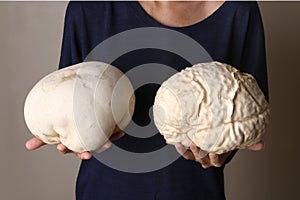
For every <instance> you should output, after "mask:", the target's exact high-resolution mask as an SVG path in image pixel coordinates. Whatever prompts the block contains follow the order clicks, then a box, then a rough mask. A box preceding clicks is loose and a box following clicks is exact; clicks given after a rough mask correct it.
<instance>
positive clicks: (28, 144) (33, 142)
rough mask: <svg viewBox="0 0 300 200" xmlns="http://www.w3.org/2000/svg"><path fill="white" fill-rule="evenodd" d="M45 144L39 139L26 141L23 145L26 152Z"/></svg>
mask: <svg viewBox="0 0 300 200" xmlns="http://www.w3.org/2000/svg"><path fill="white" fill-rule="evenodd" d="M45 144H46V143H45V142H43V141H42V140H40V139H39V138H31V139H30V140H28V141H27V142H26V144H25V147H26V148H27V149H28V150H35V149H37V148H39V147H41V146H44V145H45Z"/></svg>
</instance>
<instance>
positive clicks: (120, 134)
mask: <svg viewBox="0 0 300 200" xmlns="http://www.w3.org/2000/svg"><path fill="white" fill-rule="evenodd" d="M124 135H125V133H124V132H123V131H120V132H117V133H114V134H113V135H112V136H111V137H110V138H109V139H110V140H111V141H115V140H118V139H120V138H121V137H123V136H124Z"/></svg>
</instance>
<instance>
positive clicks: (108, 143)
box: [95, 141, 112, 153]
mask: <svg viewBox="0 0 300 200" xmlns="http://www.w3.org/2000/svg"><path fill="white" fill-rule="evenodd" d="M111 145H112V143H111V142H110V141H107V142H106V143H104V145H103V146H102V147H101V148H100V149H98V150H96V151H95V152H96V153H101V152H103V151H105V150H106V149H108V148H110V147H111Z"/></svg>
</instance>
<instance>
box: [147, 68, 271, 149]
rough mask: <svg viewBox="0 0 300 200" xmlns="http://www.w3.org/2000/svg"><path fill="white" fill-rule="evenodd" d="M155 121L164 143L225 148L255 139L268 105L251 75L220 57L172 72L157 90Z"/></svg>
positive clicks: (242, 145) (265, 120) (262, 129)
mask: <svg viewBox="0 0 300 200" xmlns="http://www.w3.org/2000/svg"><path fill="white" fill-rule="evenodd" d="M153 115H154V122H155V125H156V126H157V128H158V130H159V131H160V133H161V134H162V135H163V136H164V138H165V139H166V141H167V142H168V143H176V142H180V143H182V144H183V145H184V146H186V147H188V146H189V145H190V143H191V142H194V143H195V144H196V145H197V146H198V147H200V148H201V149H202V150H204V151H206V152H215V153H219V154H221V153H225V152H228V151H231V150H234V149H243V148H246V147H248V146H251V145H254V144H256V143H258V142H259V141H260V140H261V138H262V137H263V135H264V134H265V133H266V126H267V124H268V123H269V117H270V111H269V106H268V103H267V101H266V100H265V97H264V94H263V93H262V91H261V90H260V88H259V86H258V84H257V82H256V80H255V79H254V77H253V76H251V75H249V74H246V73H242V72H240V71H238V70H237V69H235V68H233V67H231V66H230V65H226V64H222V63H219V62H211V63H201V64H197V65H194V66H192V67H189V68H186V69H184V70H182V71H181V72H178V73H176V74H174V75H173V76H172V77H170V78H169V79H168V80H167V81H165V82H164V83H163V84H162V85H161V87H160V88H159V90H158V91H157V94H156V97H155V102H154V107H153Z"/></svg>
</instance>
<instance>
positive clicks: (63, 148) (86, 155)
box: [25, 131, 125, 160]
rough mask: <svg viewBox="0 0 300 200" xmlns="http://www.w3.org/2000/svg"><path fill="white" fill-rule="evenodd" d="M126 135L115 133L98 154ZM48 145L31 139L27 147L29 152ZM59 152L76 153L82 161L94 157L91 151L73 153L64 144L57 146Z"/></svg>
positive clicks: (36, 139) (121, 132)
mask: <svg viewBox="0 0 300 200" xmlns="http://www.w3.org/2000/svg"><path fill="white" fill-rule="evenodd" d="M124 135H125V133H124V132H123V131H120V132H117V133H114V134H113V135H112V136H111V137H110V139H109V140H108V141H107V142H106V143H105V144H104V145H103V146H102V147H101V149H100V150H99V151H97V152H98V153H100V152H102V151H105V150H106V149H108V148H109V147H110V146H111V141H114V140H117V139H120V138H121V137H123V136H124ZM45 144H46V143H44V142H43V141H42V140H40V139H39V138H36V137H34V138H31V139H29V140H28V141H27V142H26V144H25V146H26V148H27V149H28V150H35V149H38V148H40V147H41V146H44V145H45ZM56 148H57V150H58V151H60V152H61V153H62V154H67V153H74V154H76V155H77V156H78V158H80V159H82V160H88V159H90V158H91V157H92V154H91V153H90V152H89V151H85V152H81V153H77V152H73V151H71V150H70V149H68V148H67V147H66V146H65V145H63V144H61V143H60V144H57V146H56Z"/></svg>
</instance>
